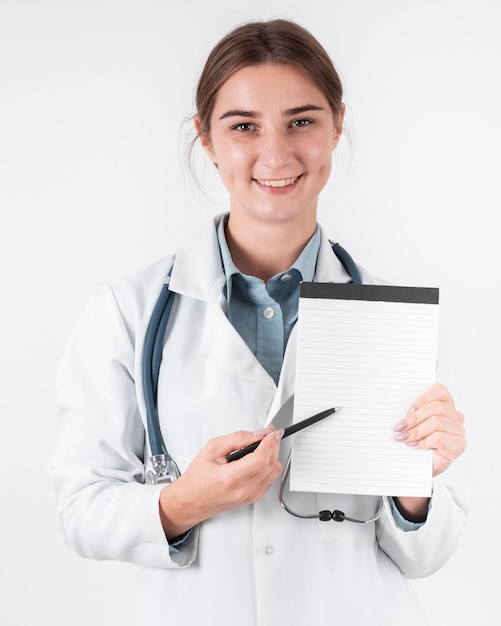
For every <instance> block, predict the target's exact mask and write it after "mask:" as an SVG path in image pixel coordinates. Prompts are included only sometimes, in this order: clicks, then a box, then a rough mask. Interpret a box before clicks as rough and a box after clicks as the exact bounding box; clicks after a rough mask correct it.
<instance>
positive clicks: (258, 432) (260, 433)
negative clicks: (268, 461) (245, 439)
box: [252, 424, 275, 437]
mask: <svg viewBox="0 0 501 626" xmlns="http://www.w3.org/2000/svg"><path fill="white" fill-rule="evenodd" d="M273 430H275V426H273V424H270V425H269V426H267V427H266V428H260V429H259V430H255V431H254V432H253V433H252V436H253V437H264V436H265V435H267V434H268V433H271V432H272V431H273Z"/></svg>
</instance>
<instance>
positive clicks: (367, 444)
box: [290, 283, 438, 496]
mask: <svg viewBox="0 0 501 626" xmlns="http://www.w3.org/2000/svg"><path fill="white" fill-rule="evenodd" d="M304 287H309V288H310V292H311V291H312V290H313V293H316V294H317V296H315V297H303V295H301V298H300V304H299V318H298V348H297V369H296V391H295V401H294V422H296V421H299V420H301V419H304V418H305V417H308V416H309V415H312V414H314V413H317V412H319V411H321V410H323V409H326V408H329V407H334V406H336V407H337V406H339V407H341V410H340V411H338V412H336V413H335V414H334V415H332V416H330V417H328V418H326V419H325V420H323V421H322V422H319V423H317V424H315V425H313V426H311V427H309V428H307V429H305V430H303V431H300V432H298V433H297V434H296V435H294V442H293V451H292V465H291V481H290V488H291V489H292V490H294V491H315V492H325V493H350V494H367V495H393V496H403V495H407V496H430V494H431V473H432V451H431V450H416V449H415V448H412V447H409V446H407V445H405V444H404V443H402V442H396V441H395V440H394V437H395V435H396V433H395V431H394V427H395V425H396V424H397V423H398V422H399V421H400V420H401V419H403V418H404V417H405V415H406V414H407V411H408V408H409V406H410V405H411V404H412V402H413V401H414V400H415V399H416V398H417V397H418V396H419V395H420V394H421V393H423V392H424V391H425V390H426V389H427V388H428V387H430V386H431V385H432V384H433V383H434V382H435V380H436V361H437V334H438V289H426V288H405V287H388V286H376V285H363V286H360V285H357V286H355V285H352V284H347V285H339V284H334V283H332V284H321V285H319V284H318V283H307V284H305V285H303V287H302V294H303V288H304ZM318 289H321V290H322V291H321V294H322V297H318V291H315V290H318ZM410 290H413V291H410ZM355 292H356V295H357V299H351V297H352V295H353V294H355ZM332 294H334V295H332ZM378 294H381V298H384V299H381V300H378V299H377V298H378V297H379V295H378ZM402 294H403V295H404V299H409V298H410V299H413V298H414V295H415V294H417V298H416V299H418V300H421V299H424V300H427V299H428V297H429V294H431V296H430V299H431V300H432V302H433V303H429V302H427V301H426V302H422V301H418V302H414V301H412V302H408V301H400V300H401V298H400V296H401V295H402ZM409 294H410V295H409ZM366 295H367V299H364V298H365V297H366ZM331 296H332V297H331ZM360 298H361V299H360ZM435 298H436V301H435V300H434V299H435Z"/></svg>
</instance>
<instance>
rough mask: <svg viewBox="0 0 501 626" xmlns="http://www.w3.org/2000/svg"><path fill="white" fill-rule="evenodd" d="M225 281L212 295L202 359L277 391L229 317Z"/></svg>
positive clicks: (208, 303)
mask: <svg viewBox="0 0 501 626" xmlns="http://www.w3.org/2000/svg"><path fill="white" fill-rule="evenodd" d="M223 280H224V279H223V278H222V277H221V278H220V280H219V281H218V282H217V283H216V284H215V285H214V288H213V290H212V293H211V294H210V295H209V299H208V302H207V313H206V318H205V329H204V336H203V340H202V346H201V354H200V356H201V358H203V359H206V360H207V362H209V363H211V364H212V365H213V366H214V367H217V368H218V369H219V370H221V371H224V372H228V373H230V374H231V375H233V376H235V375H237V376H242V377H244V378H247V379H249V380H253V381H255V382H258V383H261V384H263V385H265V386H266V387H272V388H274V387H275V383H274V381H273V379H272V378H271V376H270V375H269V374H268V373H267V372H266V370H265V369H264V368H263V366H262V365H261V364H260V363H259V361H258V360H257V359H256V357H255V356H254V354H253V353H252V351H251V350H250V349H249V347H248V346H247V344H246V343H245V341H244V340H243V339H242V337H240V335H239V334H238V332H237V331H236V330H235V328H234V327H233V326H232V324H231V323H230V321H229V320H228V318H227V317H226V313H225V310H224V297H223V295H222V287H223Z"/></svg>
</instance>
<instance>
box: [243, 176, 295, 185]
mask: <svg viewBox="0 0 501 626" xmlns="http://www.w3.org/2000/svg"><path fill="white" fill-rule="evenodd" d="M300 178H301V176H294V178H282V179H281V180H260V179H259V178H255V179H254V180H255V181H256V182H257V183H259V184H260V185H263V186H264V187H290V186H291V185H293V184H294V183H295V182H296V181H298V180H299V179H300Z"/></svg>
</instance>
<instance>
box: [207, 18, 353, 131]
mask: <svg viewBox="0 0 501 626" xmlns="http://www.w3.org/2000/svg"><path fill="white" fill-rule="evenodd" d="M263 63H283V64H288V65H294V66H296V67H297V68H298V69H299V70H301V71H302V72H303V73H304V74H305V75H306V76H307V77H308V78H309V79H310V80H311V81H312V82H313V83H314V84H315V85H316V86H317V87H318V88H319V89H320V90H321V91H322V93H323V94H324V95H325V97H326V99H327V101H328V103H329V105H330V107H331V109H332V113H333V115H334V118H335V119H336V120H337V119H338V118H339V114H340V112H341V106H342V96H343V87H342V84H341V80H340V78H339V75H338V73H337V71H336V69H335V67H334V65H333V63H332V61H331V59H330V57H329V55H328V54H327V52H326V51H325V49H324V48H323V47H322V45H321V44H320V43H319V42H318V41H317V40H316V39H315V37H313V35H312V34H311V33H309V32H308V31H307V30H306V29H305V28H303V27H302V26H299V25H298V24H296V23H294V22H291V21H289V20H284V19H275V20H271V21H265V22H260V21H257V22H249V23H248V24H244V25H242V26H239V27H237V28H235V29H234V30H232V31H231V32H229V33H228V34H227V35H226V36H225V37H223V39H221V40H220V41H219V43H218V44H217V45H216V46H215V47H214V48H213V50H212V52H211V53H210V54H209V56H208V58H207V61H206V63H205V66H204V68H203V70H202V73H201V75H200V79H199V82H198V87H197V90H196V101H195V102H196V108H197V116H198V118H199V120H200V131H199V132H200V134H201V135H207V134H209V133H210V119H211V115H212V112H213V110H214V104H215V101H216V97H217V94H218V91H219V89H220V88H221V87H222V86H223V84H224V83H225V82H226V81H227V80H228V78H229V77H230V76H231V75H232V74H234V73H235V72H237V71H238V70H240V69H242V68H244V67H250V66H255V65H262V64H263Z"/></svg>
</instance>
